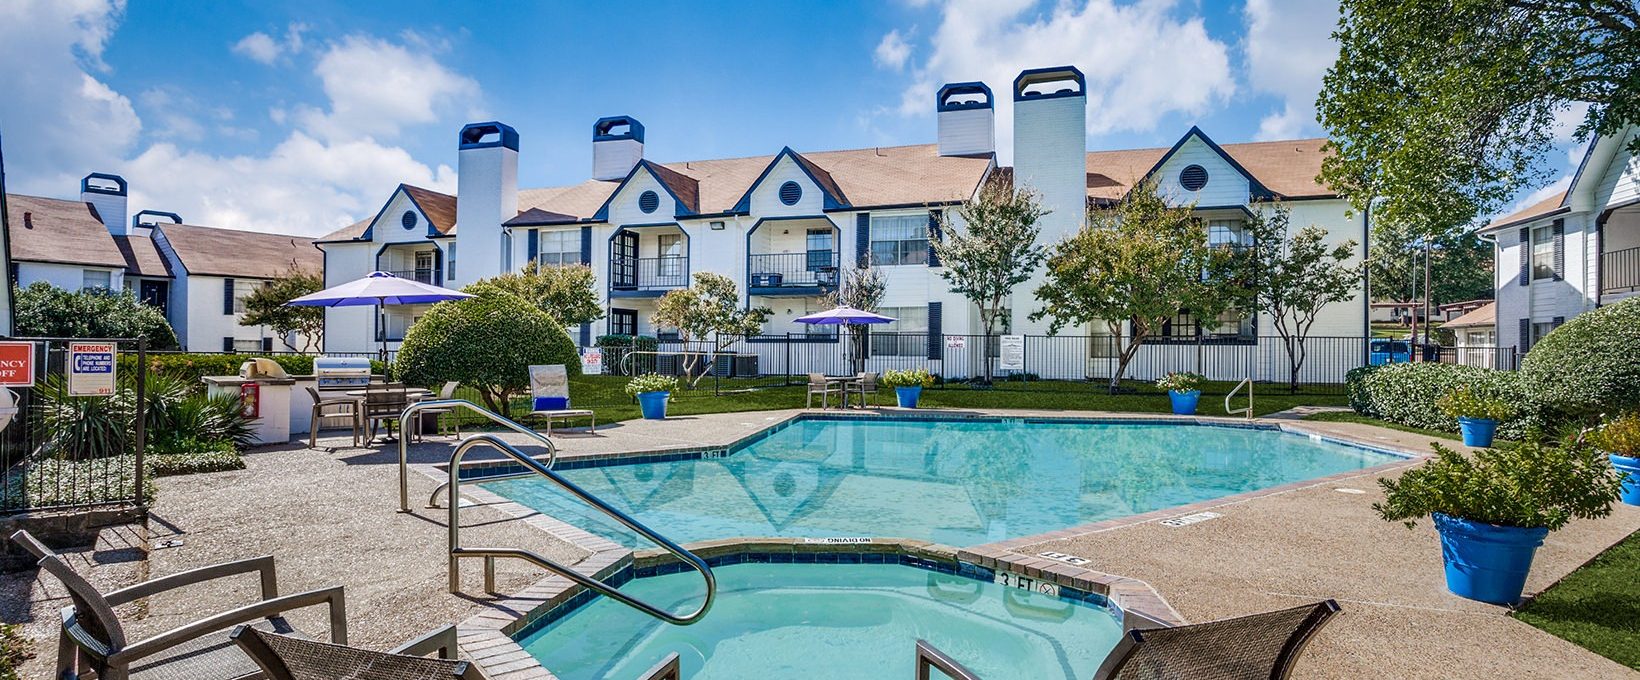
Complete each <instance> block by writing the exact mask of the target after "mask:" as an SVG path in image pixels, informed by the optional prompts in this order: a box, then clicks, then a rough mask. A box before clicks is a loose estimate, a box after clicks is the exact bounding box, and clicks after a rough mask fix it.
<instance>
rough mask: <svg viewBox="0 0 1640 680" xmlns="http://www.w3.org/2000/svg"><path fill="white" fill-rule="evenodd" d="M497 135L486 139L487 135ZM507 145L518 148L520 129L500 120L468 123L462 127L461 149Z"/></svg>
mask: <svg viewBox="0 0 1640 680" xmlns="http://www.w3.org/2000/svg"><path fill="white" fill-rule="evenodd" d="M490 135H495V136H496V137H495V139H491V140H484V138H485V137H488V136H490ZM496 146H500V147H505V148H508V149H512V150H513V151H517V150H518V131H517V130H514V129H512V127H511V126H509V125H507V124H506V123H502V122H499V121H494V120H492V121H490V122H487V123H468V124H467V126H466V127H464V128H461V147H460V148H461V150H463V151H465V150H467V149H487V148H490V147H496Z"/></svg>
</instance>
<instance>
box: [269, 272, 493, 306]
mask: <svg viewBox="0 0 1640 680" xmlns="http://www.w3.org/2000/svg"><path fill="white" fill-rule="evenodd" d="M470 297H472V296H471V295H468V294H467V293H463V292H461V291H459V290H451V289H449V288H440V287H438V286H435V285H432V284H428V283H422V282H420V281H414V280H411V279H401V278H399V277H397V276H394V275H392V274H389V273H387V272H371V273H370V275H369V276H366V277H364V278H362V279H359V280H357V281H349V282H347V283H344V284H341V285H339V286H332V287H330V288H326V289H324V290H321V291H319V292H317V293H309V294H307V295H303V296H302V297H299V298H296V299H294V300H291V301H290V302H286V303H285V304H287V305H290V306H292V307H362V306H377V307H379V306H382V305H421V304H427V303H430V302H443V301H445V300H462V299H466V298H470Z"/></svg>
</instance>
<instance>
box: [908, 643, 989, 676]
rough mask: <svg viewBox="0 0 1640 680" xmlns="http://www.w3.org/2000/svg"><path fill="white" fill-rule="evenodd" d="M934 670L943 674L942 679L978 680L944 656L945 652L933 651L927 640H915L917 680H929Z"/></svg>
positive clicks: (955, 661)
mask: <svg viewBox="0 0 1640 680" xmlns="http://www.w3.org/2000/svg"><path fill="white" fill-rule="evenodd" d="M934 670H938V671H939V672H941V673H944V674H945V676H944V677H948V678H951V680H979V676H978V675H974V672H973V671H970V670H968V669H967V668H966V667H964V666H963V665H962V664H961V663H958V662H957V660H956V659H953V658H951V657H949V656H946V655H945V652H942V651H940V650H938V649H935V648H934V645H931V644H929V643H928V641H927V640H917V680H931V679H932V678H933V677H934V675H933V672H932V671H934Z"/></svg>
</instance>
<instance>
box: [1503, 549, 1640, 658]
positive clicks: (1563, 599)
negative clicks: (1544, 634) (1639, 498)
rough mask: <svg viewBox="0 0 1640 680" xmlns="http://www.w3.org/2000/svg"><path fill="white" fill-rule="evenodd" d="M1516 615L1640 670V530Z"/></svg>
mask: <svg viewBox="0 0 1640 680" xmlns="http://www.w3.org/2000/svg"><path fill="white" fill-rule="evenodd" d="M1515 617H1516V618H1518V619H1520V620H1522V621H1525V622H1527V623H1530V624H1532V625H1534V626H1537V627H1538V628H1542V629H1543V630H1545V631H1548V632H1549V633H1552V634H1554V635H1556V636H1558V637H1561V638H1564V639H1566V640H1569V641H1571V642H1574V643H1576V644H1578V645H1581V646H1583V647H1584V648H1587V649H1588V650H1589V651H1591V652H1594V653H1596V654H1599V655H1601V656H1604V657H1606V658H1608V659H1611V660H1612V661H1616V662H1618V663H1620V664H1623V665H1625V666H1628V667H1629V668H1633V669H1636V670H1640V533H1635V534H1630V535H1629V537H1628V538H1626V539H1624V540H1623V542H1622V543H1618V544H1617V545H1614V546H1612V547H1611V548H1610V549H1608V550H1606V552H1603V553H1601V554H1600V556H1599V557H1596V558H1594V561H1592V562H1589V563H1588V564H1586V565H1583V567H1582V568H1580V569H1578V570H1577V571H1574V572H1572V573H1571V574H1569V575H1567V576H1566V578H1564V579H1561V580H1560V583H1556V584H1555V585H1554V586H1553V587H1551V588H1549V589H1548V590H1546V591H1544V592H1543V594H1541V595H1539V596H1537V598H1535V599H1533V600H1532V601H1531V603H1529V604H1527V605H1526V606H1525V607H1524V608H1522V609H1521V610H1520V611H1518V612H1516V613H1515Z"/></svg>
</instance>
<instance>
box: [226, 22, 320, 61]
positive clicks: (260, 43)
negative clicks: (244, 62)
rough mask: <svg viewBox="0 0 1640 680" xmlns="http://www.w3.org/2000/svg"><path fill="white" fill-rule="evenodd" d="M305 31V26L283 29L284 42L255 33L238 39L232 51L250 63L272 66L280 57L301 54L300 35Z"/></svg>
mask: <svg viewBox="0 0 1640 680" xmlns="http://www.w3.org/2000/svg"><path fill="white" fill-rule="evenodd" d="M306 31H307V25H305V24H291V25H290V26H289V27H287V28H286V29H285V38H284V40H280V39H278V38H275V37H273V36H271V35H268V34H267V33H263V32H261V31H257V32H255V33H252V34H250V35H247V36H245V37H243V38H240V39H239V42H237V43H234V46H233V51H234V53H235V54H239V55H241V56H244V57H246V58H248V59H250V60H251V61H255V62H259V63H262V64H273V63H274V62H276V61H279V58H280V57H283V56H286V55H290V54H295V53H297V52H301V51H302V33H304V32H306Z"/></svg>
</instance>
